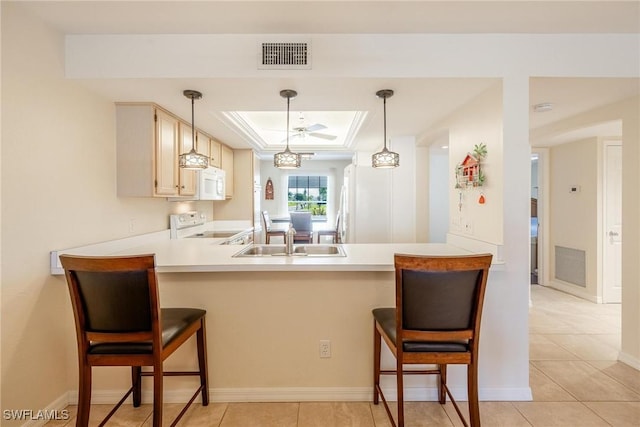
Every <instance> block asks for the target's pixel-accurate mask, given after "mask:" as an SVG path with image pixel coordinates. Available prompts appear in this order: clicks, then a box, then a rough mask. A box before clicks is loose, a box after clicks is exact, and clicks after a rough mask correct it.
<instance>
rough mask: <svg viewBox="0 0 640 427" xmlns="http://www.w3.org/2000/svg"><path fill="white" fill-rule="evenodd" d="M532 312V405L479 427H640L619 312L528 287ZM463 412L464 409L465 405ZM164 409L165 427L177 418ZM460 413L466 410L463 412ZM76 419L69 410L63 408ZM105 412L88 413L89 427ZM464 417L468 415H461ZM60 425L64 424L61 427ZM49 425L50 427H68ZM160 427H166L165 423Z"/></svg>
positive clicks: (225, 407)
mask: <svg viewBox="0 0 640 427" xmlns="http://www.w3.org/2000/svg"><path fill="white" fill-rule="evenodd" d="M531 296H532V301H533V306H532V308H531V310H530V315H529V319H530V323H529V337H530V384H531V389H532V392H533V401H531V402H481V404H480V405H481V408H480V410H481V417H482V424H483V426H485V427H492V426H504V427H517V426H534V427H554V426H557V427H583V426H616V427H623V426H629V427H631V426H634V427H638V426H640V372H639V371H637V370H635V369H633V368H630V367H629V366H627V365H624V364H622V363H619V362H616V357H617V354H618V349H619V347H620V306H619V305H611V304H608V305H598V304H592V303H590V302H588V301H584V300H581V299H579V298H575V297H573V296H571V295H567V294H564V293H562V292H558V291H555V290H552V289H549V288H545V287H541V286H537V285H534V286H532V292H531ZM462 406H466V405H464V403H463V405H462ZM180 409H181V406H180V405H173V404H167V405H165V408H164V411H165V420H166V419H172V418H173V416H175V414H177V413H178V411H180ZM463 410H464V409H463ZM69 411H70V412H71V413H72V414H73V413H75V407H69ZM108 411H109V407H107V406H105V405H93V406H92V408H91V420H92V422H91V425H92V426H94V425H97V424H98V422H99V420H101V419H102V417H104V415H105V414H106V413H107V412H108ZM465 412H466V411H465ZM150 415H151V406H150V405H143V406H142V407H141V408H136V409H134V408H133V407H132V406H131V405H128V406H127V405H124V406H123V407H122V408H121V409H120V410H118V412H117V413H116V415H115V416H114V418H112V419H111V420H110V422H109V423H108V424H107V425H108V426H117V427H148V426H150V425H151V417H150ZM405 417H406V419H407V427H423V426H461V425H462V424H461V423H460V421H459V419H458V418H457V415H456V413H455V411H454V409H453V407H452V406H451V404H450V403H448V404H447V405H445V406H444V407H442V406H441V405H440V404H438V403H436V402H409V403H407V405H406V409H405ZM65 423H66V424H65ZM65 423H60V422H50V423H48V424H47V426H49V427H54V426H55V427H59V426H64V425H67V426H73V425H75V420H74V419H73V418H72V419H71V420H70V421H67V422H65ZM166 425H169V424H168V423H166ZM180 425H182V426H188V427H289V426H291V427H343V426H344V427H388V426H390V425H391V424H390V423H389V422H388V420H387V416H386V413H385V411H384V409H383V407H382V405H379V406H375V405H373V404H371V403H370V402H291V403H211V404H210V405H209V406H208V407H206V408H205V407H202V406H200V405H198V404H197V403H196V404H194V406H192V408H190V410H189V412H187V414H186V415H185V418H183V420H182V421H181V423H180Z"/></svg>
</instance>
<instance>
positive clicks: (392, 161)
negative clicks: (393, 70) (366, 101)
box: [371, 89, 400, 168]
mask: <svg viewBox="0 0 640 427" xmlns="http://www.w3.org/2000/svg"><path fill="white" fill-rule="evenodd" d="M376 96H377V97H378V98H382V100H383V105H384V148H383V149H382V151H379V152H377V153H375V154H374V155H373V156H371V165H372V166H373V167H374V168H395V167H398V166H399V165H400V155H399V154H398V153H394V152H393V151H389V150H388V149H387V98H390V97H392V96H393V91H392V90H391V89H383V90H379V91H377V92H376Z"/></svg>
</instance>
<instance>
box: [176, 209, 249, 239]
mask: <svg viewBox="0 0 640 427" xmlns="http://www.w3.org/2000/svg"><path fill="white" fill-rule="evenodd" d="M169 229H170V236H171V238H172V239H184V238H217V239H224V240H222V241H221V242H220V244H223V245H245V244H249V243H252V242H253V232H252V231H251V230H247V229H238V230H211V229H210V228H209V227H208V226H207V217H206V215H205V214H204V213H202V212H197V211H193V212H186V213H182V214H175V215H170V216H169Z"/></svg>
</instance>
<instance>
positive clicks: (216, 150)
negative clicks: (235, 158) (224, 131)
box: [209, 138, 222, 168]
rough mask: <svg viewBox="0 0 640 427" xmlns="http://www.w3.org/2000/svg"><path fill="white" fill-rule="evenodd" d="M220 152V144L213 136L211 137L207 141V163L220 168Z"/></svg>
mask: <svg viewBox="0 0 640 427" xmlns="http://www.w3.org/2000/svg"><path fill="white" fill-rule="evenodd" d="M221 153H222V144H221V143H220V141H218V140H216V139H215V138H211V141H210V143H209V159H210V160H209V165H211V166H213V167H216V168H222V165H221V164H220V158H221V155H222V154H221Z"/></svg>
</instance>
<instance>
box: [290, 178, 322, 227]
mask: <svg viewBox="0 0 640 427" xmlns="http://www.w3.org/2000/svg"><path fill="white" fill-rule="evenodd" d="M288 190H289V191H288V193H289V196H288V207H289V211H290V212H291V211H309V212H311V214H312V215H313V216H316V217H326V215H327V177H326V176H289V189H288Z"/></svg>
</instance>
